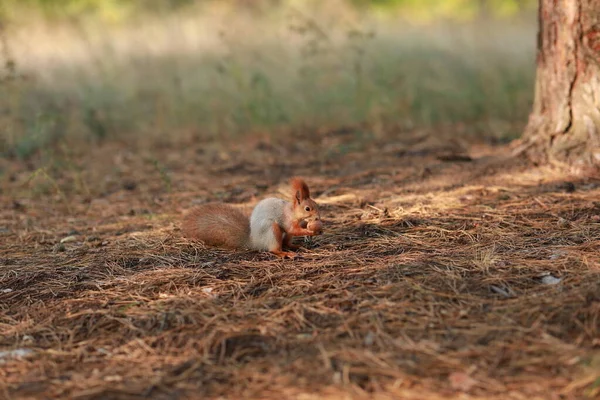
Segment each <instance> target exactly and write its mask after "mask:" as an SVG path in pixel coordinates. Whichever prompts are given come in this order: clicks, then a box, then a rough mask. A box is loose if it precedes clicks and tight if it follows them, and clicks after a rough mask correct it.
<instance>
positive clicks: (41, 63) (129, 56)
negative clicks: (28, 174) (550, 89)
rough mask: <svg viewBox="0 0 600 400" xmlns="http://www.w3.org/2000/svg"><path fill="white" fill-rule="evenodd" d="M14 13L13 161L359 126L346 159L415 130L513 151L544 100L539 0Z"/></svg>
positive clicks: (5, 73)
mask: <svg viewBox="0 0 600 400" xmlns="http://www.w3.org/2000/svg"><path fill="white" fill-rule="evenodd" d="M0 5H1V8H0V10H1V17H0V22H1V23H0V161H1V160H2V158H3V157H4V158H6V159H10V160H15V159H18V160H23V159H27V160H30V159H32V158H36V159H37V160H38V161H39V162H40V163H42V164H43V163H45V162H49V161H48V160H51V159H54V157H55V155H56V154H57V151H58V152H59V153H60V152H62V153H64V152H65V151H67V149H68V151H74V150H77V151H89V150H90V149H91V148H92V147H93V146H96V145H98V144H101V143H104V142H107V141H113V142H114V141H119V142H120V143H127V145H128V146H135V145H137V144H139V143H144V144H145V145H149V146H152V145H161V144H164V143H165V142H170V143H172V144H173V145H177V143H181V142H182V141H185V140H211V141H215V142H216V141H218V140H221V139H225V140H230V139H231V138H239V137H241V136H242V135H250V136H251V135H264V136H268V137H270V138H271V140H287V139H288V138H289V137H290V135H293V134H294V132H299V131H302V132H313V133H314V132H323V131H327V130H335V129H340V128H345V127H352V128H353V129H354V130H355V131H356V132H358V133H357V137H356V140H355V143H356V146H357V148H356V149H354V150H353V149H333V150H332V151H334V152H335V151H358V150H359V148H360V143H361V140H365V141H368V140H372V139H373V138H380V139H382V140H394V139H395V138H398V137H400V136H401V135H403V134H404V133H406V132H414V131H415V130H417V131H419V130H427V131H429V132H439V133H440V135H441V134H442V133H443V134H445V135H448V134H450V135H453V134H455V135H456V136H457V137H462V138H464V137H467V138H471V139H473V138H477V139H478V140H487V141H492V142H499V141H500V142H506V141H508V140H511V139H512V138H515V137H517V136H519V135H520V133H521V131H522V128H523V127H524V125H525V123H526V121H527V116H528V113H529V110H530V107H531V102H532V96H533V78H534V73H535V37H536V35H535V34H536V30H537V27H536V17H535V8H536V4H535V1H534V0H255V1H252V0H213V1H211V0H196V1H193V0H0ZM469 140H470V139H469ZM90 146H91V147H90ZM61 149H62V150H61ZM86 149H87V150H86ZM0 164H1V163H0ZM2 171H3V170H2V166H1V165H0V176H1V175H2Z"/></svg>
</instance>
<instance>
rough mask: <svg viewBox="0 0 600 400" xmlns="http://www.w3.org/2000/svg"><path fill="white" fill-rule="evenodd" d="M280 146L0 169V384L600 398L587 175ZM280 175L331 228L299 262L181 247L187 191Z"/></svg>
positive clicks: (501, 160) (223, 188)
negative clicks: (297, 185) (295, 183)
mask: <svg viewBox="0 0 600 400" xmlns="http://www.w3.org/2000/svg"><path fill="white" fill-rule="evenodd" d="M293 137H294V142H293V143H289V142H287V141H286V140H285V139H277V140H267V139H260V138H254V139H252V138H248V139H247V140H243V141H242V140H240V141H237V142H236V143H234V144H230V145H228V146H217V145H214V144H210V143H208V142H198V141H191V140H190V141H189V142H185V143H180V144H179V145H174V144H165V145H162V146H157V147H146V148H145V149H142V148H140V149H136V150H132V147H128V146H125V145H124V144H118V143H114V142H112V143H110V142H109V143H105V144H103V145H101V146H98V148H97V149H95V150H94V151H93V152H88V153H81V154H75V153H73V154H71V155H70V156H69V157H70V158H69V162H64V163H63V164H62V165H63V167H62V169H60V170H59V173H53V174H50V172H48V170H39V169H36V168H35V167H34V166H33V165H32V164H31V163H28V162H21V161H15V160H12V161H9V160H3V161H2V163H3V164H2V168H3V170H4V171H5V172H6V173H5V174H4V177H5V179H4V178H3V181H2V188H1V191H0V200H1V201H0V207H1V209H0V397H1V398H9V399H10V398H15V399H16V398H19V399H21V398H85V399H95V398H97V399H112V398H119V399H121V398H122V399H136V398H155V399H177V398H181V399H184V398H205V399H206V398H229V399H244V398H248V399H250V398H261V399H302V400H308V399H317V398H320V399H321V398H322V399H363V398H375V399H393V398H402V399H440V398H461V399H484V398H485V399H525V398H526V399H580V398H598V397H599V396H600V252H599V251H598V249H600V178H599V177H593V176H586V177H582V176H574V175H568V174H565V173H562V172H560V171H559V170H557V169H553V168H547V167H543V168H542V167H532V166H527V165H526V164H524V163H523V162H521V161H519V160H515V159H510V158H506V157H505V156H506V154H507V151H506V149H503V148H501V147H493V146H490V145H485V144H479V145H473V146H469V147H466V148H465V149H466V151H463V145H462V144H461V143H460V142H459V141H456V140H454V141H452V140H446V141H444V140H442V139H440V138H438V139H434V136H431V135H428V134H426V133H423V134H414V135H402V134H400V133H399V134H398V135H392V134H390V135H388V137H387V138H386V139H377V138H368V140H366V139H365V138H361V137H360V135H357V133H356V132H355V131H353V130H352V129H347V130H335V131H326V130H324V131H322V132H316V133H315V134H314V135H302V134H298V133H295V134H294V136H293ZM449 143H452V144H451V145H450V144H449ZM466 155H468V156H466ZM157 160H160V161H157ZM69 165H75V166H77V168H70V167H69ZM60 171H62V175H61V172H60ZM295 175H298V176H302V177H304V178H305V179H306V180H307V182H308V183H309V185H310V187H311V189H312V192H313V195H314V196H313V197H314V198H315V199H316V201H317V202H318V203H320V204H321V207H322V210H323V211H322V212H323V218H324V219H325V221H326V225H325V233H324V234H323V235H322V236H318V237H315V238H312V239H310V240H309V239H306V240H305V241H304V243H303V245H304V247H305V250H303V251H301V258H298V259H295V260H280V259H277V258H275V257H274V256H271V255H270V254H266V253H255V252H249V251H238V252H229V251H224V250H218V249H213V248H207V247H205V246H203V245H202V244H199V243H192V242H190V241H187V240H185V239H184V238H182V236H181V231H180V229H179V221H180V219H181V216H182V215H183V213H184V212H185V211H186V210H189V209H190V208H191V207H192V206H193V205H194V204H198V203H202V202H207V201H224V202H228V203H235V204H246V205H248V206H249V207H251V206H252V204H254V203H256V202H257V201H258V200H260V199H262V198H264V197H266V196H268V195H271V194H274V193H276V192H277V191H279V190H285V185H286V182H287V180H288V178H289V177H291V176H295ZM91 182H93V184H91ZM75 188H76V189H75Z"/></svg>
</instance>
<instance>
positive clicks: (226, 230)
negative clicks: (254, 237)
mask: <svg viewBox="0 0 600 400" xmlns="http://www.w3.org/2000/svg"><path fill="white" fill-rule="evenodd" d="M181 229H182V231H183V234H184V235H185V236H186V237H187V238H189V239H194V240H200V241H202V242H204V243H205V244H207V245H210V246H217V247H227V248H232V249H236V248H242V247H248V246H249V245H250V243H249V239H250V221H249V219H248V217H247V216H246V215H244V213H242V212H241V211H240V210H238V209H236V208H234V207H232V206H230V205H227V204H217V203H214V204H203V205H201V206H198V207H195V208H194V209H192V210H191V211H190V212H189V214H187V215H186V216H185V218H184V219H183V223H182V225H181Z"/></svg>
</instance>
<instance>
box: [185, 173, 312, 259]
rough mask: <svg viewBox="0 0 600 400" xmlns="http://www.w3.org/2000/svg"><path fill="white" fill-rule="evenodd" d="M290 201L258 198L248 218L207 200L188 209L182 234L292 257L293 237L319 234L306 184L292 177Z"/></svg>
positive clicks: (229, 245)
mask: <svg viewBox="0 0 600 400" xmlns="http://www.w3.org/2000/svg"><path fill="white" fill-rule="evenodd" d="M290 184H291V187H292V196H291V197H292V201H291V202H289V201H286V200H282V199H278V198H274V197H270V198H267V199H264V200H261V201H260V202H259V203H258V204H257V205H256V207H254V210H253V211H252V214H251V216H250V219H248V217H247V216H246V215H244V214H243V213H242V212H241V211H239V210H238V209H236V208H234V207H232V206H230V205H227V204H220V203H210V204H204V205H201V206H198V207H196V208H194V209H193V210H191V211H190V212H189V213H188V214H187V215H186V216H185V217H184V219H183V224H182V230H183V233H184V235H185V236H186V237H187V238H189V239H193V240H199V241H202V242H204V244H207V245H211V246H217V247H224V248H233V249H241V248H249V249H253V250H259V251H269V252H271V253H273V254H275V255H277V256H279V257H282V258H286V257H289V258H294V257H295V256H296V253H294V252H291V251H284V247H286V248H287V249H290V250H297V249H298V248H299V246H296V245H293V244H292V238H293V237H294V236H315V235H319V234H321V233H322V226H323V225H322V222H321V215H320V214H319V206H318V205H317V203H316V202H315V201H314V200H313V199H311V198H310V191H309V189H308V185H307V184H306V182H304V181H303V180H302V179H300V178H292V179H291V181H290Z"/></svg>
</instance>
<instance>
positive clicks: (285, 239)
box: [283, 233, 300, 250]
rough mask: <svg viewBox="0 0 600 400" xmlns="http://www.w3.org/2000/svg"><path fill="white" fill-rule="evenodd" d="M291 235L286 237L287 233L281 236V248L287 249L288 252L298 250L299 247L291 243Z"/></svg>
mask: <svg viewBox="0 0 600 400" xmlns="http://www.w3.org/2000/svg"><path fill="white" fill-rule="evenodd" d="M292 238H293V236H292V235H288V234H287V233H286V234H285V235H284V236H283V247H285V248H288V249H290V250H298V249H299V248H300V246H298V245H297V244H293V243H292Z"/></svg>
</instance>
